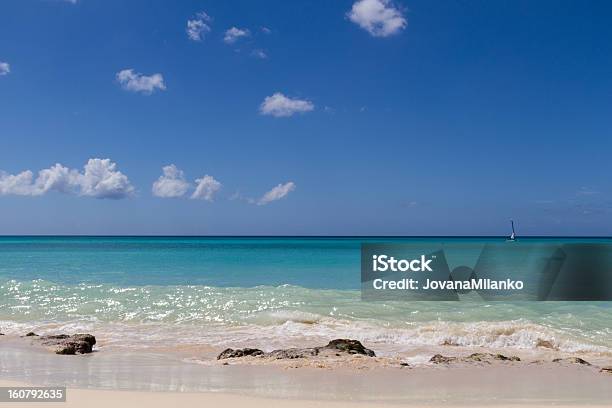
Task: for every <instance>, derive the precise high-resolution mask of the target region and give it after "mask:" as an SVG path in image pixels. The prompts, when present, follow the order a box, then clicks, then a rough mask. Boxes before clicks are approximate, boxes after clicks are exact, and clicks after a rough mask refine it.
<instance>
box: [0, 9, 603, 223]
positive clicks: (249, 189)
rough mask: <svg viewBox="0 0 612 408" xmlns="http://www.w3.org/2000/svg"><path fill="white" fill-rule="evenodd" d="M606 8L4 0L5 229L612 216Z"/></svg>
mask: <svg viewBox="0 0 612 408" xmlns="http://www.w3.org/2000/svg"><path fill="white" fill-rule="evenodd" d="M611 12H612V5H610V4H609V3H608V2H603V1H602V2H576V1H537V2H535V1H514V2H502V1H444V2H432V1H420V0H398V1H396V2H392V1H389V0H387V1H384V0H365V2H362V1H357V2H356V1H355V0H348V1H300V2H297V1H291V2H288V1H263V2H253V1H246V0H245V1H204V0H200V1H181V2H170V1H151V0H146V1H135V0H134V1H129V2H128V1H109V0H104V1H102V0H77V1H75V2H72V1H63V0H36V1H35V0H32V1H21V0H20V1H17V0H14V1H12V0H7V1H3V2H1V3H0V171H2V173H0V233H2V234H248V235H265V234H282V235H293V234H318V235H327V234H331V235H353V234H358V235H396V234H397V235H501V234H505V233H507V232H508V228H509V225H508V224H509V223H508V220H509V219H510V218H514V219H515V220H517V225H518V228H519V233H522V234H534V235H611V234H612V217H610V215H611V213H612V196H611V193H612V191H611V190H612V183H611V180H610V174H611V170H612V164H611V161H610V158H609V156H610V151H611V148H612V142H611V140H612V139H611V135H610V111H611V109H612V104H611V98H612V43H611V42H610V38H612V26H611V25H610V24H609V15H610V13H611ZM203 13H205V14H203ZM188 21H191V22H192V23H191V24H190V27H191V28H192V32H191V37H190V33H189V32H188V30H187V28H188ZM194 22H195V23H194ZM194 29H195V32H194V31H193V30H194ZM2 63H4V65H2ZM90 159H110V160H109V161H104V160H92V161H90ZM56 163H59V164H61V166H56V167H53V166H55V164H56ZM88 163H89V165H88V167H87V169H85V167H84V166H86V165H87V164H88ZM113 164H114V167H113ZM170 165H174V167H172V168H167V170H168V172H167V175H170V176H169V177H167V179H163V180H162V183H160V184H158V188H156V189H155V188H154V187H153V185H154V183H155V182H156V181H157V180H158V178H159V177H160V176H162V168H163V167H164V166H170ZM45 169H47V170H46V171H45ZM41 170H42V171H43V175H42V176H40V177H42V178H40V177H39V171H41ZM27 171H31V172H32V174H31V179H28V178H27V176H28V174H27V173H23V172H27ZM24 176H25V177H24ZM205 176H209V178H206V177H205ZM45 177H46V178H45ZM168 179H169V181H168ZM196 180H198V181H196ZM160 196H162V197H160Z"/></svg>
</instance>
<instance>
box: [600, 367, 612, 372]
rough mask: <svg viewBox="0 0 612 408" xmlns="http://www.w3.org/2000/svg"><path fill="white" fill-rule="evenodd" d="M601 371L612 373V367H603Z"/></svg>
mask: <svg viewBox="0 0 612 408" xmlns="http://www.w3.org/2000/svg"><path fill="white" fill-rule="evenodd" d="M599 372H600V373H607V374H612V367H602V368H601V370H599Z"/></svg>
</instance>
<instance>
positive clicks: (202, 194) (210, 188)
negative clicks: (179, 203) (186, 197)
mask: <svg viewBox="0 0 612 408" xmlns="http://www.w3.org/2000/svg"><path fill="white" fill-rule="evenodd" d="M196 183H197V186H196V189H195V191H194V192H193V194H192V195H191V198H194V199H196V198H197V199H201V200H206V201H212V200H213V197H214V195H215V193H216V192H217V191H219V189H221V183H219V182H218V181H217V180H215V179H214V178H213V176H209V175H208V174H207V175H205V176H204V177H202V178H199V179H197V180H196Z"/></svg>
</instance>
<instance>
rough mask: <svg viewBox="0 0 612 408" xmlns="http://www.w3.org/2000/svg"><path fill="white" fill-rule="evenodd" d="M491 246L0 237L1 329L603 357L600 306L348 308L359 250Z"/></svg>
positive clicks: (141, 344) (606, 344) (606, 345)
mask: <svg viewBox="0 0 612 408" xmlns="http://www.w3.org/2000/svg"><path fill="white" fill-rule="evenodd" d="M525 239H526V240H532V241H534V242H537V241H546V242H553V241H554V242H575V241H577V239H561V238H555V239H535V238H533V239H528V238H525ZM500 240H503V239H502V238H380V237H370V238H367V237H366V238H363V237H360V238H286V237H278V238H255V237H253V238H242V237H241V238H229V237H228V238H214V237H0V332H3V333H5V334H20V335H22V334H24V333H25V332H28V331H35V332H38V333H41V334H44V333H52V332H53V333H57V332H69V333H73V332H83V331H87V332H91V333H94V334H95V335H96V336H98V338H101V339H102V340H103V341H101V342H100V347H101V348H133V349H134V348H135V349H138V348H180V347H190V346H198V345H201V346H209V347H211V348H220V347H239V346H250V347H259V348H262V349H264V350H271V349H274V348H278V347H288V346H304V345H307V344H310V345H318V344H320V343H322V344H324V342H326V341H328V340H329V339H332V338H338V337H343V338H355V339H359V340H361V341H362V342H364V343H366V344H367V345H369V346H371V347H373V348H375V349H376V350H377V351H380V353H382V354H383V355H384V354H387V355H392V354H394V353H402V352H408V351H409V350H412V349H423V348H425V349H427V348H431V347H436V346H440V345H454V346H464V347H489V348H492V349H493V348H494V349H500V348H502V349H503V348H509V349H523V350H535V349H536V348H537V345H538V343H540V344H542V341H547V342H549V343H550V344H552V345H553V347H554V348H557V349H558V350H560V351H562V352H568V353H589V354H597V355H602V356H612V324H611V323H610V322H612V307H611V304H610V303H608V302H590V303H589V302H516V303H500V302H491V303H485V302H478V303H474V302H465V301H459V302H406V301H391V302H366V301H362V300H361V296H360V291H359V288H360V245H361V244H362V243H363V242H370V243H371V242H383V243H386V242H411V243H421V242H422V243H423V244H424V245H426V244H431V243H432V242H440V241H444V242H449V243H461V242H474V243H485V242H497V241H500ZM583 241H584V240H583ZM588 241H589V242H591V241H598V242H610V240H606V239H600V240H593V239H591V240H588ZM380 353H379V354H380Z"/></svg>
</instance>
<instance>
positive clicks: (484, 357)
mask: <svg viewBox="0 0 612 408" xmlns="http://www.w3.org/2000/svg"><path fill="white" fill-rule="evenodd" d="M465 360H471V361H483V362H486V361H490V360H497V361H521V359H520V358H518V357H517V356H511V357H507V356H504V355H503V354H492V353H474V354H470V355H469V356H467V357H466V358H465Z"/></svg>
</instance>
